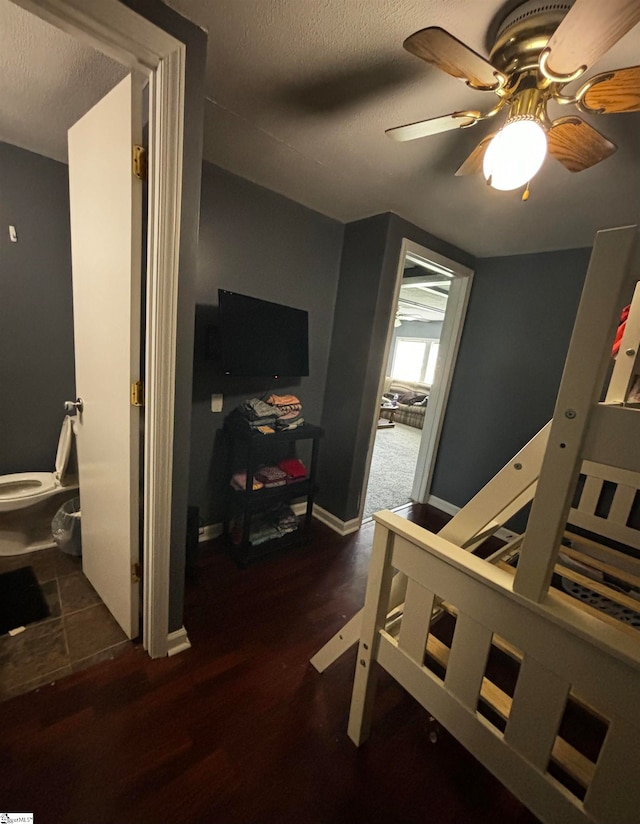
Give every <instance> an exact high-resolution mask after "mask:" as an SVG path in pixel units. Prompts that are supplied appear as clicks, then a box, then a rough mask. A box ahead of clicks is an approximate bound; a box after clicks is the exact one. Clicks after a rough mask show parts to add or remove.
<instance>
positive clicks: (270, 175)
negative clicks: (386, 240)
mask: <svg viewBox="0 0 640 824" xmlns="http://www.w3.org/2000/svg"><path fill="white" fill-rule="evenodd" d="M603 2H604V0H603ZM168 4H169V5H171V6H173V7H174V8H175V9H176V10H178V11H179V12H181V13H182V14H184V16H185V17H188V18H189V19H191V20H193V21H194V22H196V23H197V24H198V25H200V26H202V27H203V28H205V29H207V30H208V32H209V53H208V76H207V97H208V100H207V103H206V110H205V157H206V158H207V159H208V160H210V161H211V162H213V163H216V164H218V165H220V166H222V167H223V168H225V169H228V170H229V171H231V172H234V173H235V174H238V175H241V176H242V177H245V178H248V179H250V180H253V181H255V182H257V183H259V184H261V185H263V186H266V187H268V188H269V189H273V190H274V191H277V192H280V193H282V194H284V195H286V196H287V197H290V198H292V199H293V200H296V201H298V202H300V203H303V204H305V205H306V206H309V207H311V208H313V209H316V210H318V211H319V212H322V213H324V214H326V215H329V216H331V217H334V218H336V219H338V220H342V221H352V220H357V219H358V218H362V217H366V216H368V215H373V214H378V213H380V212H386V211H392V212H395V213H396V214H398V215H400V216H401V217H404V218H406V219H407V220H409V221H411V222H412V223H415V224H416V225H418V226H421V227H423V228H424V229H426V230H427V231H429V232H431V233H432V234H434V235H436V236H438V237H440V238H442V239H444V240H447V241H449V242H451V243H454V244H456V245H458V246H460V247H461V248H463V249H465V250H467V251H469V252H471V253H474V254H476V255H478V256H488V255H504V254H516V253H523V252H531V251H543V250H549V249H562V248H572V247H578V246H588V245H590V244H591V242H592V240H593V235H594V232H595V231H596V230H597V229H599V228H603V227H607V226H616V225H621V224H628V223H636V222H638V219H639V217H640V113H634V114H624V115H622V114H619V115H610V116H608V117H599V118H598V117H590V118H589V117H586V118H585V119H588V120H589V121H590V122H591V123H592V124H593V125H595V126H596V128H598V129H599V130H601V131H602V132H603V133H604V134H605V135H606V136H607V137H609V138H610V139H611V140H613V142H614V143H616V144H617V145H618V147H619V148H618V152H617V153H616V154H615V155H614V156H613V157H612V158H610V159H608V160H606V161H604V162H603V163H600V164H598V165H597V166H595V167H593V168H592V169H589V170H587V171H585V172H581V173H579V174H574V175H572V174H571V173H570V172H568V171H566V170H565V169H564V168H563V167H562V166H560V164H558V163H557V162H556V161H554V160H553V159H548V160H547V161H546V162H545V165H544V167H543V169H542V171H541V172H540V174H538V175H537V177H536V178H535V179H534V181H533V184H532V187H531V198H530V200H529V201H528V202H527V203H522V202H521V201H520V199H519V197H520V195H519V193H518V192H496V191H493V190H489V189H488V188H487V187H486V186H485V184H484V183H483V179H482V178H481V177H477V176H476V177H462V178H456V177H455V176H454V172H455V170H456V169H457V167H458V166H459V165H460V163H461V162H462V160H464V158H465V157H466V156H467V155H468V154H469V153H470V151H471V150H472V148H473V147H474V146H475V145H476V143H477V142H478V141H479V140H480V139H481V138H482V137H483V136H484V135H485V134H487V133H488V132H489V131H492V130H493V129H494V128H495V127H494V126H493V124H491V123H481V124H479V125H478V126H476V127H474V128H472V129H466V130H461V131H455V132H449V133H445V134H440V135H436V136H433V137H430V138H425V139H423V140H416V141H413V142H411V143H396V142H394V141H391V140H389V138H387V137H386V136H385V134H384V130H385V129H387V128H389V127H391V126H397V125H401V124H404V123H410V122H413V121H416V120H422V119H424V118H428V117H434V116H437V115H440V114H446V113H448V112H451V111H455V110H460V109H465V108H476V107H478V108H481V109H485V108H487V107H488V106H489V105H491V103H492V101H493V100H495V98H494V97H493V95H487V94H483V93H481V92H475V91H473V90H471V89H469V88H467V87H466V86H465V85H464V84H463V83H461V82H460V81H458V80H455V79H454V78H452V77H450V76H448V75H446V74H443V73H442V72H440V71H438V70H437V69H435V68H432V67H430V66H428V65H427V64H426V63H424V62H422V61H420V60H418V59H416V58H415V57H412V56H411V55H410V54H408V53H407V52H405V51H404V49H403V48H402V41H403V40H404V39H405V38H406V37H407V36H408V35H409V34H411V33H412V32H414V31H416V30H417V29H420V28H424V27H425V26H434V25H438V26H442V27H444V28H446V29H448V30H449V31H450V32H451V33H453V34H455V35H456V37H458V38H459V39H461V40H463V41H464V42H466V43H467V44H468V45H469V46H471V47H472V48H474V49H475V50H477V51H479V52H480V53H483V54H487V52H488V49H487V44H488V42H489V41H488V38H489V32H490V31H491V30H495V26H496V21H497V19H498V18H499V17H500V16H501V14H502V13H504V10H505V8H506V9H510V8H512V7H513V6H514V5H517V2H514V0H509V2H508V3H507V4H506V6H505V4H504V3H502V2H501V0H216V1H215V2H212V1H211V0H168ZM0 55H1V57H0V60H1V71H0V140H4V141H6V142H9V143H14V144H16V145H18V146H22V147H24V148H27V149H31V150H32V151H36V152H39V153H41V154H44V155H48V156H50V157H55V158H57V159H59V160H64V159H65V158H66V131H67V129H68V128H69V126H70V125H71V124H72V123H73V122H75V120H77V119H78V117H80V116H81V115H82V114H84V112H85V111H87V110H88V109H89V108H90V107H91V106H92V105H93V104H94V103H95V102H96V101H97V100H98V99H99V98H100V97H101V96H102V95H103V94H105V93H106V92H107V91H108V90H109V89H110V88H112V87H113V86H114V85H115V83H116V82H117V81H118V80H119V79H120V78H121V77H122V76H123V75H124V74H125V70H124V69H123V68H122V67H121V66H120V65H118V64H116V63H113V62H112V61H111V60H109V59H108V58H106V57H104V56H103V55H101V54H98V53H97V52H95V51H93V50H92V49H89V48H87V47H84V46H80V45H78V44H77V43H76V42H75V41H74V40H72V39H71V38H70V37H68V36H67V35H65V34H62V33H61V32H59V31H57V30H55V29H53V28H51V27H49V26H47V25H46V24H44V23H42V22H41V21H40V20H38V19H37V18H34V17H32V16H31V15H27V14H26V13H25V12H23V11H22V10H20V9H19V8H17V7H15V6H13V5H12V4H11V3H9V2H8V0H0ZM639 55H640V26H637V27H636V29H635V30H634V31H632V32H630V33H629V34H628V35H627V36H626V37H625V38H624V39H623V40H622V41H620V43H618V44H617V45H616V46H615V47H614V48H613V49H612V50H611V51H610V52H609V53H608V54H606V55H605V56H604V57H603V58H602V59H601V60H600V61H599V62H598V63H597V64H596V65H595V66H594V67H593V68H592V70H591V71H590V72H589V74H594V73H597V72H599V71H603V70H605V69H610V68H616V67H619V66H629V65H635V64H637V63H638V62H640V60H639V59H638V57H639ZM562 113H563V114H566V113H567V112H566V111H563V112H562ZM552 114H553V112H552Z"/></svg>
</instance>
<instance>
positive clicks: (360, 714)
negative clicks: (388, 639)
mask: <svg viewBox="0 0 640 824" xmlns="http://www.w3.org/2000/svg"><path fill="white" fill-rule="evenodd" d="M393 539H394V534H393V532H391V531H390V530H388V529H386V528H385V527H383V526H381V525H380V524H377V525H376V532H375V536H374V541H373V550H372V552H371V563H370V565H369V578H368V580H367V594H366V598H365V606H364V609H363V611H362V627H361V630H360V645H359V647H358V658H357V661H356V673H355V677H354V681H353V695H352V699H351V712H350V714H349V727H348V730H347V732H348V734H349V738H350V739H351V740H352V741H353V743H354V744H355V745H356V746H358V747H359V746H360V744H362V742H363V741H366V739H367V738H368V736H369V729H370V726H371V712H372V710H373V699H374V697H375V691H376V683H377V670H376V669H375V668H374V667H373V666H372V665H373V663H374V661H375V660H376V653H377V651H378V643H379V640H380V633H379V630H381V629H384V627H385V624H386V618H387V611H388V609H389V595H390V593H391V581H392V579H393V568H392V567H391V565H390V563H389V560H390V557H391V548H392V545H393ZM403 577H404V576H403ZM405 580H406V579H405Z"/></svg>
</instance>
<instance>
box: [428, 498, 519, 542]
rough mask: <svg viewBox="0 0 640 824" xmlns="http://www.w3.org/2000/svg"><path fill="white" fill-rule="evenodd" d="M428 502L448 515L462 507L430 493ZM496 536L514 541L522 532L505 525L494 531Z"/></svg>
mask: <svg viewBox="0 0 640 824" xmlns="http://www.w3.org/2000/svg"><path fill="white" fill-rule="evenodd" d="M427 503H428V504H431V506H435V507H436V509H440V510H442V512H446V513H447V514H448V515H457V514H458V512H460V510H461V509H462V507H460V506H456V505H455V504H450V503H449V501H443V500H442V498H437V497H436V496H435V495H429V497H428V498H427ZM494 535H495V536H496V538H500V540H501V541H513V539H514V538H519V537H520V533H519V532H514V531H513V530H511V529H505V528H504V527H503V526H501V527H500V529H497V530H496V531H495V532H494Z"/></svg>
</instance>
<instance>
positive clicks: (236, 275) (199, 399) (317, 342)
mask: <svg viewBox="0 0 640 824" xmlns="http://www.w3.org/2000/svg"><path fill="white" fill-rule="evenodd" d="M343 228H344V227H343V225H342V224H341V223H338V222H337V221H335V220H331V219H330V218H327V217H324V216H323V215H320V214H318V213H317V212H313V211H311V210H310V209H307V208H306V207H304V206H301V205H299V204H297V203H294V202H293V201H291V200H288V199H287V198H285V197H282V196H281V195H278V194H275V193H274V192H271V191H269V190H267V189H263V188H262V187H260V186H257V185H255V184H253V183H250V182H249V181H247V180H243V179H242V178H239V177H236V176H235V175H232V174H230V173H228V172H225V171H223V170H222V169H219V168H218V167H216V166H213V165H211V164H209V163H205V164H204V167H203V175H202V210H201V220H200V243H199V248H198V274H197V283H196V300H197V304H198V307H197V322H196V346H195V353H194V354H195V357H194V363H195V372H194V389H193V409H192V428H191V475H190V493H189V494H190V502H191V503H192V504H194V505H197V506H198V507H199V508H200V518H201V520H202V522H203V523H205V524H211V523H219V522H220V521H221V519H222V516H223V507H222V504H223V494H224V491H225V485H224V450H223V448H222V443H221V440H222V439H221V432H220V429H221V427H222V424H223V420H224V417H225V416H226V415H227V414H228V413H229V412H230V411H231V410H232V409H233V408H234V407H235V406H237V405H238V404H239V403H240V402H241V401H243V400H245V399H246V398H249V397H253V396H258V397H259V396H261V395H262V394H263V393H264V392H265V391H267V390H270V389H272V390H274V391H276V392H278V393H279V394H282V393H286V392H288V391H291V392H293V393H294V394H295V395H297V396H298V397H299V398H300V400H301V401H302V404H303V415H304V417H305V419H306V420H308V421H309V422H311V423H316V424H319V423H320V418H321V414H322V404H323V397H324V390H325V379H326V373H327V361H328V356H329V347H330V341H331V331H332V325H333V314H334V304H335V299H336V288H337V282H338V269H339V261H340V250H341V246H342V237H343ZM219 288H220V289H229V290H231V291H235V292H240V293H241V294H245V295H250V296H252V297H256V298H260V299H262V300H269V301H273V302H275V303H282V304H285V305H287V306H294V307H296V308H299V309H305V310H307V311H308V312H309V377H305V378H302V379H300V381H299V382H298V383H297V384H295V385H293V386H281V385H279V384H276V383H272V382H270V381H269V380H268V379H265V378H260V379H255V378H230V377H228V376H224V375H222V374H221V373H220V367H219V364H216V363H215V361H212V360H211V359H208V358H207V352H206V350H207V326H215V324H216V323H217V303H218V291H217V290H218V289H219ZM214 392H215V393H222V394H223V395H224V407H223V413H222V414H219V413H212V412H211V409H210V402H211V394H212V393H214ZM320 455H321V460H322V446H321V451H320Z"/></svg>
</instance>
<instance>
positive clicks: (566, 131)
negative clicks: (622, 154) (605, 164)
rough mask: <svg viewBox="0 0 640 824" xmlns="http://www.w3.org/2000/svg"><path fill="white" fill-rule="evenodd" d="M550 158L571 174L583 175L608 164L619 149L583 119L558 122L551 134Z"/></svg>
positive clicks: (548, 136)
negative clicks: (604, 161)
mask: <svg viewBox="0 0 640 824" xmlns="http://www.w3.org/2000/svg"><path fill="white" fill-rule="evenodd" d="M547 148H548V150H549V154H550V155H553V157H555V159H556V160H559V161H560V163H562V165H563V166H564V167H565V168H567V169H568V170H569V171H570V172H582V171H583V170H584V169H588V168H590V167H591V166H595V164H596V163H600V161H601V160H606V159H607V158H608V157H610V156H611V155H612V154H613V153H614V152H615V150H616V146H615V145H614V144H613V143H612V142H611V141H610V140H607V138H606V137H605V136H604V135H601V134H600V132H598V131H596V129H594V128H593V126H590V125H589V124H588V123H586V122H585V121H584V120H583V119H582V118H581V117H575V116H573V117H561V118H559V120H554V121H553V123H552V124H551V128H550V129H549V131H548V132H547Z"/></svg>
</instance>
